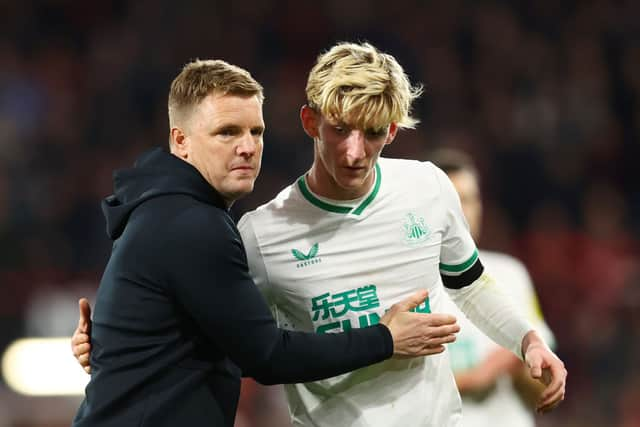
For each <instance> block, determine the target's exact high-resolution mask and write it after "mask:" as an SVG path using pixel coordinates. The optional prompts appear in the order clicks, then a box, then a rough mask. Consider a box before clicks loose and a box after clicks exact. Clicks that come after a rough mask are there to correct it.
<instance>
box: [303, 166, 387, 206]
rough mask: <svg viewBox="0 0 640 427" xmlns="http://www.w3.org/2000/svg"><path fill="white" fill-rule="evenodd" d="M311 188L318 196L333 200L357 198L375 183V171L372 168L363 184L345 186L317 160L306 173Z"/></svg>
mask: <svg viewBox="0 0 640 427" xmlns="http://www.w3.org/2000/svg"><path fill="white" fill-rule="evenodd" d="M306 178H307V185H308V186H309V189H310V190H311V191H312V192H313V193H315V194H316V195H317V196H320V197H325V198H327V199H332V200H355V199H359V198H360V197H362V196H364V195H365V194H367V193H368V192H369V190H371V187H372V186H373V185H374V183H375V172H374V171H373V170H371V172H370V173H369V174H368V176H367V177H366V178H365V180H364V182H363V183H362V184H361V185H358V186H356V187H353V188H345V187H344V186H341V185H340V184H338V182H336V180H335V179H334V177H333V176H331V174H330V173H328V172H327V170H326V169H325V168H324V167H322V166H319V165H318V164H317V162H314V164H313V165H312V166H311V169H309V172H307V175H306Z"/></svg>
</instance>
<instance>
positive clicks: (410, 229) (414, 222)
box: [402, 212, 431, 245]
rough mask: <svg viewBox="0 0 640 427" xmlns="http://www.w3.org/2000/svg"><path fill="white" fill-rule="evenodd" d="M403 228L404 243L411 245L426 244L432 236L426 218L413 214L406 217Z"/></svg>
mask: <svg viewBox="0 0 640 427" xmlns="http://www.w3.org/2000/svg"><path fill="white" fill-rule="evenodd" d="M402 227H403V229H404V241H405V243H407V244H410V245H414V244H417V243H420V242H424V241H425V240H427V239H428V238H429V236H430V235H431V230H429V227H427V225H426V224H425V223H424V218H423V217H421V216H417V215H416V214H414V213H411V212H410V213H408V214H407V215H406V217H405V222H404V223H403V224H402Z"/></svg>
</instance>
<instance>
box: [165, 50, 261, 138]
mask: <svg viewBox="0 0 640 427" xmlns="http://www.w3.org/2000/svg"><path fill="white" fill-rule="evenodd" d="M214 92H215V93H220V94H223V95H226V94H231V95H240V96H253V95H255V96H257V97H258V100H259V101H260V102H263V101H264V93H263V89H262V86H261V85H260V83H258V82H257V81H256V80H255V79H254V78H253V77H252V76H251V74H250V73H249V72H248V71H247V70H245V69H243V68H240V67H238V66H236V65H232V64H229V63H228V62H225V61H222V60H219V59H208V60H200V59H196V60H194V61H192V62H189V63H188V64H186V65H185V66H184V68H182V71H181V72H180V74H178V75H177V76H176V78H175V79H174V80H173V82H172V83H171V89H170V90H169V102H168V104H169V105H168V107H169V126H170V127H173V126H174V125H175V124H176V120H178V121H181V120H183V119H185V118H186V117H187V116H188V115H189V113H190V112H191V111H192V110H193V108H194V107H195V106H196V105H198V104H199V103H200V102H201V101H202V100H203V99H204V98H206V97H207V96H208V95H209V94H211V93H214Z"/></svg>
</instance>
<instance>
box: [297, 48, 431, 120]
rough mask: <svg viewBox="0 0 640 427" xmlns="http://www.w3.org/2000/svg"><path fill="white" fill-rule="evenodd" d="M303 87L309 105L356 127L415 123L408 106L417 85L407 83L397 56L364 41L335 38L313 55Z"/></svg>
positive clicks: (416, 95) (413, 98)
mask: <svg viewBox="0 0 640 427" xmlns="http://www.w3.org/2000/svg"><path fill="white" fill-rule="evenodd" d="M306 92H307V103H308V105H309V106H310V107H311V108H313V109H314V110H316V111H318V112H319V113H321V114H322V115H323V116H325V117H326V118H328V119H330V120H334V121H338V122H345V123H348V124H350V125H353V126H356V127H358V128H360V129H381V128H384V127H386V126H388V125H389V124H390V123H396V124H397V125H398V127H400V128H413V127H415V125H416V124H417V123H418V120H417V119H415V118H413V117H411V105H412V103H413V101H414V100H415V99H416V98H417V97H419V96H420V95H421V94H422V86H421V85H416V86H412V85H411V83H410V82H409V78H408V77H407V75H406V74H405V72H404V70H403V69H402V66H400V64H398V61H396V59H395V58H394V57H393V56H391V55H389V54H386V53H383V52H381V51H379V50H378V49H376V48H375V47H373V46H372V45H370V44H369V43H361V44H358V43H339V44H337V45H335V46H333V47H332V48H331V49H330V50H329V51H327V52H325V53H322V54H321V55H320V56H318V59H317V62H316V65H315V66H314V67H313V68H312V69H311V72H310V73H309V79H308V80H307V89H306Z"/></svg>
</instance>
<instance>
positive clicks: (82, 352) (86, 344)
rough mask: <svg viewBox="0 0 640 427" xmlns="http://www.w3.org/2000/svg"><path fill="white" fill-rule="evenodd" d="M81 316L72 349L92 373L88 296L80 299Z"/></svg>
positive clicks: (83, 365) (74, 333)
mask: <svg viewBox="0 0 640 427" xmlns="http://www.w3.org/2000/svg"><path fill="white" fill-rule="evenodd" d="M78 309H79V311H80V317H79V318H78V327H77V328H76V330H75V331H74V332H73V337H71V351H72V352H73V355H74V356H75V358H76V359H77V360H78V363H79V364H80V366H82V367H83V368H84V370H85V372H86V373H87V374H90V373H91V365H90V364H89V355H90V352H91V306H90V305H89V301H88V300H87V299H86V298H80V300H78Z"/></svg>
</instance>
